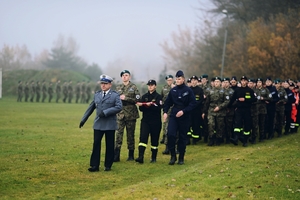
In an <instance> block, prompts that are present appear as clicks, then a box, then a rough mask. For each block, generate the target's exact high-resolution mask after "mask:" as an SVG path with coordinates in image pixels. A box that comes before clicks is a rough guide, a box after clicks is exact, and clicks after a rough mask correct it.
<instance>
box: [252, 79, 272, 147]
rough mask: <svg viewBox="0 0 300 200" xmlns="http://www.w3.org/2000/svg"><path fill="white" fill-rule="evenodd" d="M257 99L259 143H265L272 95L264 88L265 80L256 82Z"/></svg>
mask: <svg viewBox="0 0 300 200" xmlns="http://www.w3.org/2000/svg"><path fill="white" fill-rule="evenodd" d="M256 88H257V89H256V91H255V92H256V98H257V99H258V102H257V106H258V127H259V141H260V142H261V141H263V140H264V139H265V138H266V136H265V120H266V115H267V105H266V104H267V103H268V102H269V101H270V100H271V97H272V95H271V94H270V92H269V90H268V89H266V88H264V87H263V79H262V78H258V79H257V81H256Z"/></svg>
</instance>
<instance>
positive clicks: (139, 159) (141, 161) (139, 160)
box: [135, 157, 144, 164]
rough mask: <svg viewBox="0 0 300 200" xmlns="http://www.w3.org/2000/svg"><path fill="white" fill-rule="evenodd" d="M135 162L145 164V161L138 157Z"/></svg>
mask: <svg viewBox="0 0 300 200" xmlns="http://www.w3.org/2000/svg"><path fill="white" fill-rule="evenodd" d="M135 162H138V163H141V164H143V163H144V159H143V158H140V157H138V158H137V159H135Z"/></svg>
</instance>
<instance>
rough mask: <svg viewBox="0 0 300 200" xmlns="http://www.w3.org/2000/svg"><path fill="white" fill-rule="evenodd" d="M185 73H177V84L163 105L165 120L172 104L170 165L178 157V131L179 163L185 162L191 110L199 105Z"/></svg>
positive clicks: (169, 139) (169, 132) (169, 145)
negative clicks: (186, 80) (176, 147)
mask: <svg viewBox="0 0 300 200" xmlns="http://www.w3.org/2000/svg"><path fill="white" fill-rule="evenodd" d="M184 81H185V78H184V74H183V72H182V71H181V70H179V71H178V72H177V73H176V86H175V87H173V88H172V89H171V91H170V92H169V94H168V97H167V99H166V101H165V103H164V107H163V113H164V115H163V117H164V121H165V120H166V119H167V117H168V114H167V113H168V110H169V108H170V107H171V106H173V107H172V110H171V114H170V118H169V124H168V133H167V136H168V148H169V151H170V153H171V159H170V162H169V165H174V164H175V162H176V160H177V157H176V152H175V145H176V134H177V132H178V134H179V136H178V151H179V161H178V164H180V165H182V164H184V154H185V149H186V134H187V132H188V129H189V115H190V112H191V111H192V110H193V109H194V108H195V107H196V106H197V102H196V100H195V95H194V93H193V91H192V90H191V88H189V87H188V86H186V85H185V83H184Z"/></svg>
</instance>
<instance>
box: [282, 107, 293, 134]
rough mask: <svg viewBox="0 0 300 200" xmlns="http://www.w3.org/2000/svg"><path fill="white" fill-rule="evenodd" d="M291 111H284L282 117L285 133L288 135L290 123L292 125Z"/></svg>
mask: <svg viewBox="0 0 300 200" xmlns="http://www.w3.org/2000/svg"><path fill="white" fill-rule="evenodd" d="M291 112H292V111H291V110H285V111H284V115H285V127H284V130H285V133H289V132H290V128H291V123H292V118H291Z"/></svg>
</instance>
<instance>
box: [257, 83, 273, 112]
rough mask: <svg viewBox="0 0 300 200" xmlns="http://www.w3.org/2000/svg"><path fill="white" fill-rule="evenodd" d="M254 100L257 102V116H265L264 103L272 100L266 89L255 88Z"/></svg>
mask: <svg viewBox="0 0 300 200" xmlns="http://www.w3.org/2000/svg"><path fill="white" fill-rule="evenodd" d="M255 92H256V98H257V100H258V102H257V104H258V114H267V106H266V101H271V100H272V94H270V91H269V90H268V89H267V88H264V87H262V88H260V89H259V88H256V91H255Z"/></svg>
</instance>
